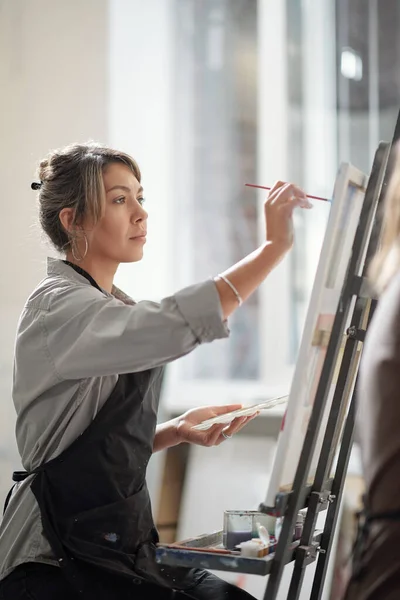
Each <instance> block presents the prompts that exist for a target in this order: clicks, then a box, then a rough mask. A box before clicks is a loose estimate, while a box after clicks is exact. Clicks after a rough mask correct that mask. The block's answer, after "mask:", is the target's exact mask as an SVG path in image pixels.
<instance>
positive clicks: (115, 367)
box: [42, 280, 229, 379]
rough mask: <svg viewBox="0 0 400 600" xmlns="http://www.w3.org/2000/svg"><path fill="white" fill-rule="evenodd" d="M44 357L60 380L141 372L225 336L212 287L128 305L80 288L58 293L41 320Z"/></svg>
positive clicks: (201, 286)
mask: <svg viewBox="0 0 400 600" xmlns="http://www.w3.org/2000/svg"><path fill="white" fill-rule="evenodd" d="M42 327H43V333H44V340H45V346H46V347H45V351H46V352H47V353H48V356H49V359H50V360H51V362H52V363H53V365H54V368H55V371H56V374H57V376H58V377H59V378H60V379H82V378H86V377H97V376H101V375H110V374H115V373H118V374H122V373H129V372H135V371H143V370H145V369H149V368H152V367H156V366H161V365H164V364H167V363H169V362H171V361H173V360H175V359H177V358H179V357H180V356H184V355H185V354H188V353H189V352H191V351H192V350H193V349H194V348H195V347H196V346H197V345H199V344H202V343H205V342H212V341H213V340H215V339H220V338H225V337H228V335H229V330H228V327H227V324H226V322H224V321H223V317H222V309H221V304H220V299H219V295H218V292H217V289H216V286H215V283H214V281H212V280H208V281H205V282H202V283H199V284H196V285H192V286H189V287H187V288H184V289H183V290H180V291H179V292H177V293H176V294H174V295H173V296H169V297H167V298H164V299H163V300H162V301H161V302H160V303H156V302H150V301H142V302H138V303H137V304H135V305H127V304H124V303H122V302H121V301H119V300H117V299H116V298H113V297H109V296H104V295H102V294H101V293H99V292H98V291H97V290H96V289H95V288H93V287H90V286H86V285H79V286H70V287H68V288H66V289H61V290H58V292H57V294H55V295H54V297H53V298H52V301H51V304H50V307H49V310H48V311H47V312H46V314H45V315H44V318H43V319H42Z"/></svg>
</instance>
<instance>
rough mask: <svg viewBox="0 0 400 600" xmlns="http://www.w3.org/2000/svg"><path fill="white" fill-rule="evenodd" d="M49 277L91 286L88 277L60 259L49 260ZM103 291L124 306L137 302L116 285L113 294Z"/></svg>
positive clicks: (49, 258)
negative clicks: (54, 276)
mask: <svg viewBox="0 0 400 600" xmlns="http://www.w3.org/2000/svg"><path fill="white" fill-rule="evenodd" d="M47 275H48V276H51V275H57V276H59V277H63V278H65V279H69V280H70V281H76V282H79V283H84V284H86V285H91V283H90V281H89V280H88V279H86V277H84V276H83V275H81V274H80V273H77V271H75V269H73V268H72V267H70V266H69V265H66V264H65V262H64V261H62V260H60V259H59V258H52V257H48V258H47ZM101 291H102V293H103V294H104V295H105V296H108V297H109V298H112V297H114V298H116V299H117V300H121V302H123V303H124V304H135V301H134V300H132V298H131V297H130V296H128V295H127V294H125V293H124V292H123V291H122V290H120V289H119V288H117V286H115V285H113V288H112V291H111V294H110V293H109V292H106V291H105V290H103V289H102V290H101Z"/></svg>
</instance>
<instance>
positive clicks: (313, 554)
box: [296, 542, 326, 567]
mask: <svg viewBox="0 0 400 600" xmlns="http://www.w3.org/2000/svg"><path fill="white" fill-rule="evenodd" d="M325 553H326V550H325V549H324V548H321V546H320V544H319V542H313V543H312V544H310V545H309V546H299V547H298V548H297V550H296V559H298V558H299V559H300V561H301V563H302V567H307V566H308V565H310V564H311V563H313V562H315V561H316V560H317V556H318V554H325Z"/></svg>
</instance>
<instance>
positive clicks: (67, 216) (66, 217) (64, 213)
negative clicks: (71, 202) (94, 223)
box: [58, 208, 75, 233]
mask: <svg viewBox="0 0 400 600" xmlns="http://www.w3.org/2000/svg"><path fill="white" fill-rule="evenodd" d="M58 217H59V219H60V221H61V225H62V226H63V227H64V229H65V231H66V232H67V233H71V232H72V229H73V226H74V219H75V211H74V209H73V208H63V209H62V210H60V213H59V215H58Z"/></svg>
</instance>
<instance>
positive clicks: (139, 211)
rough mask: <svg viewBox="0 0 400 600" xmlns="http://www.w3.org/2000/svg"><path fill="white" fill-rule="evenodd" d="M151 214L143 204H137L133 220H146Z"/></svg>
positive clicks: (135, 221) (136, 221) (133, 212)
mask: <svg viewBox="0 0 400 600" xmlns="http://www.w3.org/2000/svg"><path fill="white" fill-rule="evenodd" d="M148 216H149V215H148V214H147V212H146V211H145V210H144V208H143V206H142V205H141V204H139V205H136V206H135V209H134V210H133V211H132V220H133V222H134V223H138V222H140V221H145V220H146V219H147V217H148Z"/></svg>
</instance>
